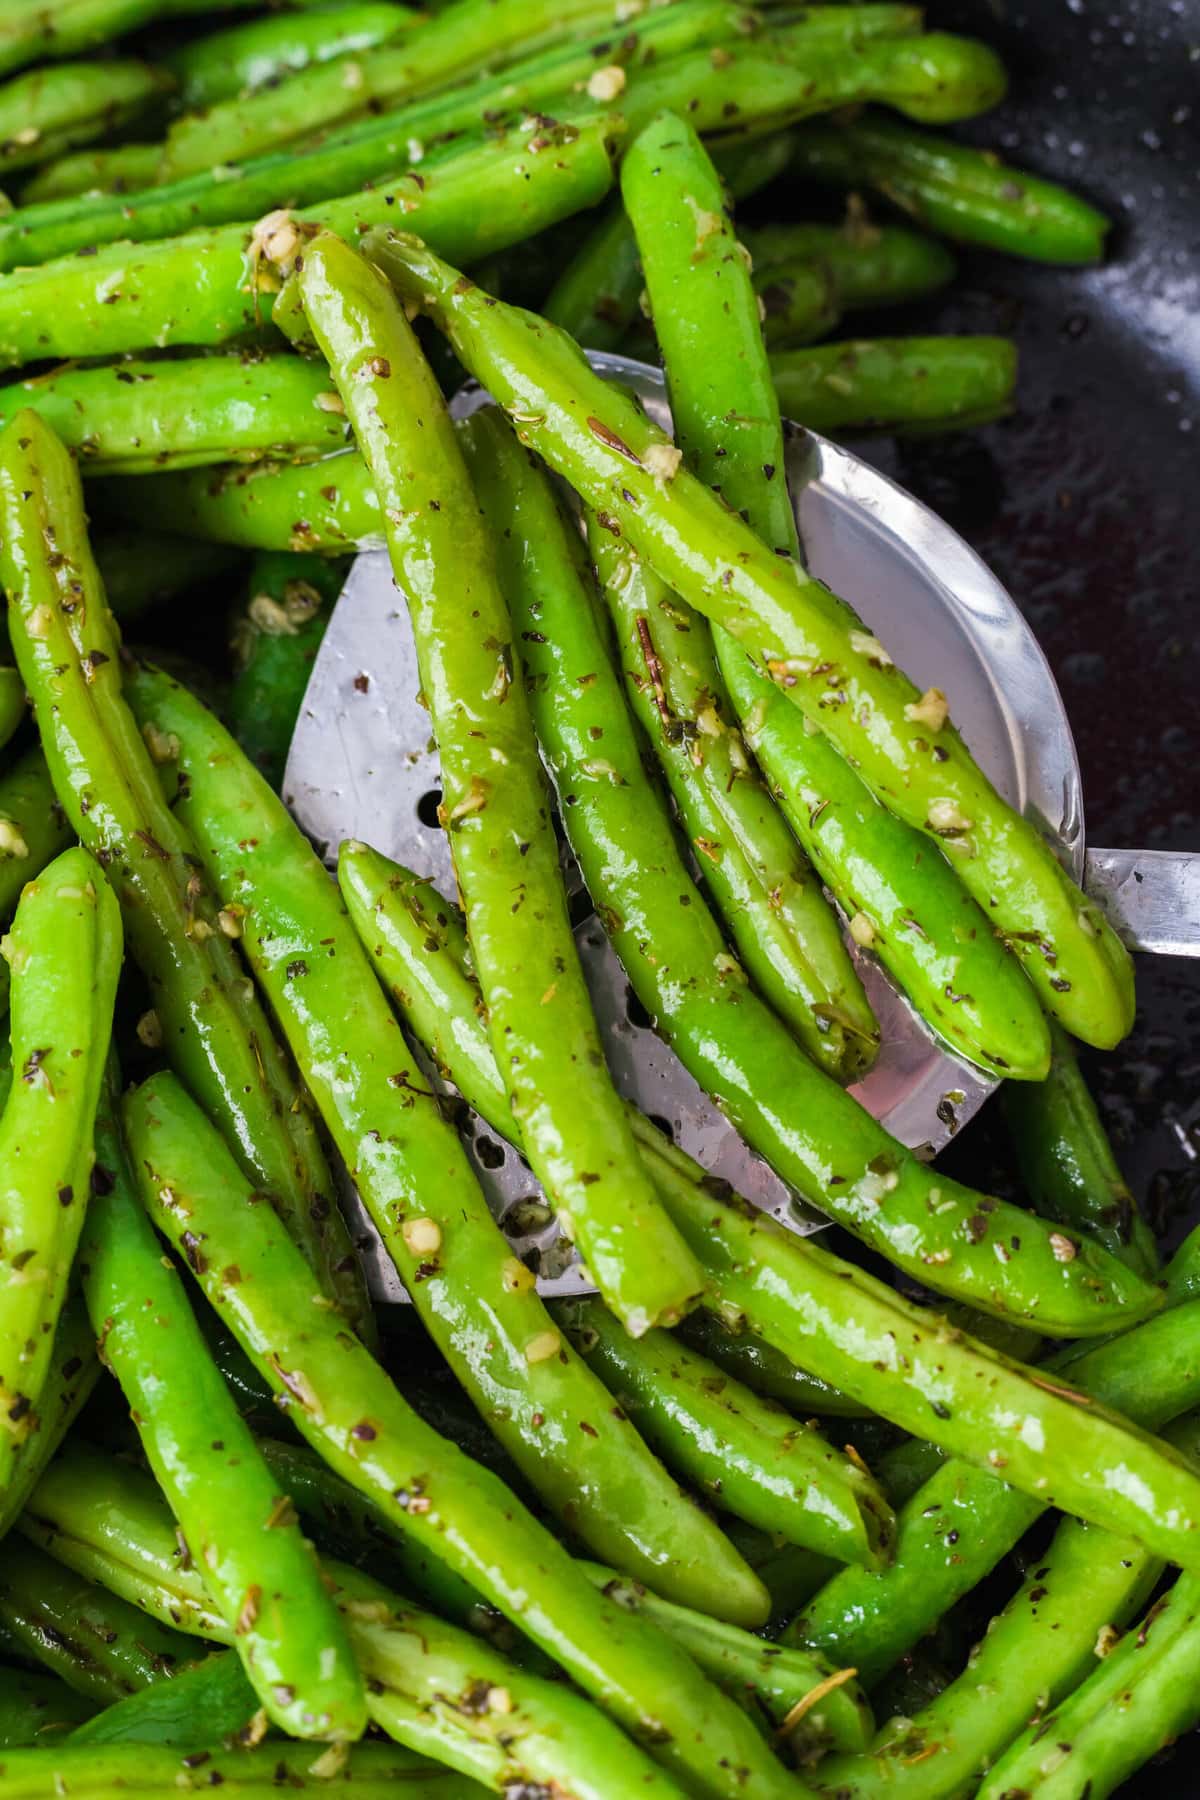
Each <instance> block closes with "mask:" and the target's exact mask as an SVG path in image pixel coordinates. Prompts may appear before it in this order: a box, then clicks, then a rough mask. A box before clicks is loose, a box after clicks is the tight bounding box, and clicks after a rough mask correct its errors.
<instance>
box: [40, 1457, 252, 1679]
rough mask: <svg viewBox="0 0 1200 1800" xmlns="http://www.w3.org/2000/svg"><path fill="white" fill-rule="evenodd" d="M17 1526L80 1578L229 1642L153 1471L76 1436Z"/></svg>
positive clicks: (201, 1634) (200, 1634)
mask: <svg viewBox="0 0 1200 1800" xmlns="http://www.w3.org/2000/svg"><path fill="white" fill-rule="evenodd" d="M17 1530H18V1531H19V1532H20V1534H21V1535H22V1536H23V1537H24V1538H26V1539H28V1541H29V1542H30V1543H31V1544H34V1545H36V1546H37V1547H38V1549H39V1550H45V1551H46V1552H47V1554H48V1555H50V1556H52V1557H53V1558H54V1560H55V1562H56V1563H61V1564H62V1565H63V1566H64V1567H65V1568H67V1569H70V1570H71V1571H72V1572H73V1573H74V1574H76V1575H78V1576H80V1577H81V1578H82V1579H84V1580H87V1581H95V1582H99V1583H100V1585H101V1586H102V1587H103V1588H105V1589H106V1590H107V1591H108V1592H109V1593H110V1594H113V1595H115V1596H116V1598H117V1599H118V1600H120V1601H121V1602H123V1603H125V1604H126V1605H128V1606H131V1607H136V1608H137V1609H138V1611H139V1612H141V1613H145V1614H148V1615H149V1616H150V1617H151V1618H154V1619H157V1620H158V1622H159V1624H160V1625H163V1626H169V1627H171V1628H172V1629H173V1630H175V1631H181V1632H185V1633H186V1634H187V1635H188V1636H189V1637H193V1638H206V1639H210V1640H212V1642H214V1643H232V1642H233V1639H234V1636H235V1627H234V1625H233V1624H231V1623H230V1621H229V1620H227V1619H226V1618H225V1617H224V1615H223V1614H222V1612H221V1611H220V1609H219V1608H218V1607H217V1606H216V1605H215V1604H214V1602H213V1600H212V1597H211V1595H210V1593H209V1590H208V1587H207V1586H206V1584H205V1580H204V1576H203V1574H202V1573H201V1570H200V1568H199V1567H198V1566H197V1565H196V1564H195V1563H193V1561H192V1558H191V1554H190V1552H189V1549H188V1546H187V1544H186V1543H185V1541H184V1538H183V1534H182V1533H181V1532H180V1531H179V1529H178V1527H177V1525H176V1523H175V1519H174V1516H173V1514H172V1513H171V1510H170V1508H169V1507H168V1506H167V1504H166V1502H165V1500H164V1499H163V1495H162V1492H161V1490H160V1488H159V1487H158V1485H157V1483H156V1481H155V1479H154V1477H153V1476H152V1475H150V1474H149V1473H148V1472H147V1471H146V1470H145V1469H143V1468H141V1467H140V1466H139V1465H138V1464H136V1463H134V1462H132V1461H128V1462H127V1461H124V1460H122V1459H119V1458H114V1457H113V1456H112V1455H111V1454H110V1453H109V1452H108V1451H107V1450H103V1449H100V1448H98V1447H97V1446H95V1445H93V1444H90V1443H88V1442H87V1441H86V1440H85V1439H83V1438H77V1439H72V1440H71V1441H69V1442H68V1443H66V1444H64V1445H63V1447H62V1450H61V1451H60V1453H59V1455H58V1456H57V1457H56V1458H55V1460H54V1461H53V1462H52V1463H51V1464H50V1467H49V1468H48V1469H47V1470H46V1472H45V1474H44V1475H43V1476H42V1479H41V1480H40V1481H39V1483H38V1485H37V1487H36V1488H35V1489H34V1491H33V1493H32V1495H31V1496H30V1499H29V1504H28V1506H27V1507H26V1508H25V1511H24V1512H23V1513H22V1514H21V1517H20V1519H19V1521H18V1524H17Z"/></svg>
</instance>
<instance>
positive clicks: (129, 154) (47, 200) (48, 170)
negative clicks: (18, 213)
mask: <svg viewBox="0 0 1200 1800" xmlns="http://www.w3.org/2000/svg"><path fill="white" fill-rule="evenodd" d="M161 154H162V152H161V150H160V148H159V146H158V145H157V144H119V145H117V147H116V148H115V149H112V150H109V149H100V150H72V151H70V152H68V154H67V155H66V156H59V157H56V158H55V160H54V161H53V162H49V163H46V164H45V166H44V167H43V168H40V169H38V170H37V172H36V173H35V174H33V175H31V176H30V178H29V180H28V181H26V182H25V184H24V186H23V187H22V189H21V210H22V212H23V213H25V212H27V210H28V209H29V208H30V207H34V206H46V205H49V204H51V203H53V202H56V201H59V200H73V201H74V200H77V199H78V198H79V196H80V195H82V194H86V195H88V196H89V197H90V196H91V195H93V194H136V193H138V192H139V191H140V189H142V188H144V187H148V186H150V184H151V183H152V182H153V181H154V179H155V177H156V175H157V172H158V160H159V157H160V155H161Z"/></svg>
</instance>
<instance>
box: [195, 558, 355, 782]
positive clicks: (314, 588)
mask: <svg viewBox="0 0 1200 1800" xmlns="http://www.w3.org/2000/svg"><path fill="white" fill-rule="evenodd" d="M346 572H347V571H346V565H345V564H344V563H342V562H337V561H331V560H328V559H326V558H324V557H319V556H311V555H309V556H297V555H294V554H291V553H289V552H286V551H285V552H284V553H283V554H281V555H280V554H276V555H263V556H258V557H256V558H255V560H254V563H253V565H252V566H251V569H250V579H249V583H248V584H247V587H246V590H245V594H244V597H243V599H242V600H241V602H240V603H239V605H238V608H237V610H236V612H235V613H234V617H233V630H232V637H231V648H232V650H233V659H234V678H233V684H232V686H231V687H230V690H229V697H228V700H227V701H226V704H225V717H226V719H227V720H228V722H229V727H230V730H231V731H232V732H233V735H234V737H235V738H236V739H237V741H238V743H239V744H240V745H241V746H242V749H243V750H244V751H245V752H246V755H247V756H248V757H249V758H250V760H251V762H252V763H253V764H254V766H255V768H256V769H259V770H260V771H261V772H262V774H263V775H264V776H265V777H266V779H267V780H268V781H269V782H270V784H271V786H272V787H273V788H276V789H278V787H279V784H280V782H281V781H282V780H283V769H284V764H285V763H286V761H287V753H288V746H289V745H290V743H291V741H292V732H293V731H294V729H295V725H296V720H297V718H298V717H299V713H300V705H301V702H302V701H303V699H304V692H305V689H306V688H307V686H308V678H309V676H310V675H311V674H312V666H313V661H314V659H315V657H316V654H317V650H318V649H319V647H320V643H321V639H322V638H323V637H324V635H325V627H326V626H327V625H328V623H329V615H330V612H331V610H332V608H333V603H334V601H335V600H336V599H337V597H338V595H339V594H340V592H341V590H342V584H343V582H344V581H345V578H346Z"/></svg>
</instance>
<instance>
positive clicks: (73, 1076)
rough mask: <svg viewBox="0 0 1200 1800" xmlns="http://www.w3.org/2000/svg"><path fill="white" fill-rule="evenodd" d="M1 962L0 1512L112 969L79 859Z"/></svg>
mask: <svg viewBox="0 0 1200 1800" xmlns="http://www.w3.org/2000/svg"><path fill="white" fill-rule="evenodd" d="M5 953H6V955H7V958H8V962H9V967H10V969H11V970H12V993H11V998H10V1001H9V1007H10V1014H9V1016H10V1031H11V1037H12V1066H13V1069H14V1072H15V1073H16V1075H17V1079H15V1080H14V1082H13V1085H12V1089H11V1091H10V1093H9V1096H8V1099H7V1101H6V1103H5V1107H4V1113H3V1116H2V1117H0V1171H2V1172H3V1173H2V1175H0V1182H2V1184H3V1185H2V1186H0V1217H3V1220H4V1236H3V1260H2V1262H0V1419H2V1420H3V1427H4V1429H3V1430H2V1431H0V1506H3V1504H4V1502H3V1495H4V1490H5V1489H6V1488H8V1487H9V1485H10V1484H11V1483H12V1482H13V1481H14V1480H18V1479H19V1478H20V1469H21V1463H22V1461H23V1459H24V1455H25V1453H26V1451H27V1450H28V1449H29V1447H30V1446H31V1445H33V1444H36V1440H37V1436H38V1434H39V1431H40V1426H41V1414H42V1406H43V1393H44V1389H45V1388H46V1384H47V1381H48V1380H49V1376H50V1368H51V1360H52V1356H53V1353H54V1336H53V1334H54V1331H55V1327H56V1325H57V1323H58V1318H59V1314H60V1312H61V1310H62V1307H63V1303H64V1300H65V1298H66V1293H67V1283H68V1280H69V1278H70V1273H71V1264H72V1261H73V1258H74V1255H75V1246H76V1244H77V1243H78V1241H79V1233H80V1230H81V1228H82V1225H83V1217H84V1211H85V1209H86V1206H87V1193H88V1180H89V1176H90V1174H91V1168H92V1125H93V1121H94V1119H95V1116H96V1102H97V1099H98V1097H99V1092H100V1082H101V1079H102V1076H103V1069H104V1059H105V1057H106V1056H107V1054H108V1044H109V1037H110V1034H111V1031H112V1015H113V1004H114V1001H115V998H116V991H117V977H118V975H119V974H120V968H121V919H120V913H119V911H118V909H117V904H116V901H115V900H114V899H113V897H112V894H111V893H110V892H109V889H108V887H107V885H106V884H105V883H104V882H103V881H102V880H101V879H100V877H99V874H98V871H97V869H96V865H95V864H94V863H93V861H92V859H91V858H90V857H89V856H88V855H87V853H86V852H85V851H83V850H80V849H78V848H76V849H71V850H64V851H63V852H62V854H61V855H60V856H58V857H57V858H56V859H55V861H54V862H52V863H51V864H50V866H49V867H48V868H47V869H45V870H44V871H43V872H42V874H41V875H39V876H38V877H37V878H36V880H34V881H31V882H30V883H29V885H28V886H27V887H26V889H25V892H24V894H23V895H22V897H21V903H20V905H19V906H18V907H17V914H16V918H15V919H14V920H13V923H12V927H11V929H10V931H9V934H8V937H7V939H6V946H5ZM46 1399H47V1400H48V1401H49V1402H50V1404H51V1408H52V1411H53V1410H55V1409H56V1399H57V1397H56V1396H55V1395H53V1394H51V1395H48V1396H46ZM52 1428H53V1422H52V1419H51V1420H48V1421H47V1429H52ZM35 1455H36V1452H35Z"/></svg>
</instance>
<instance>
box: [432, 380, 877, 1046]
mask: <svg viewBox="0 0 1200 1800" xmlns="http://www.w3.org/2000/svg"><path fill="white" fill-rule="evenodd" d="M463 436H464V441H465V444H466V446H467V453H468V466H469V468H470V471H471V476H472V480H473V483H474V486H475V491H476V494H477V495H478V498H479V504H480V506H481V507H482V509H483V514H484V518H485V519H486V520H487V521H488V523H489V524H490V525H491V528H492V532H493V536H494V538H495V540H496V550H497V559H498V567H499V572H500V581H501V585H502V587H503V589H504V592H505V595H506V598H507V600H508V604H509V608H510V612H511V616H512V620H513V625H514V628H515V630H516V634H517V638H518V641H519V642H520V644H521V646H522V656H523V661H524V666H525V669H526V686H527V688H528V691H529V703H530V709H531V713H532V716H533V721H534V725H535V728H536V730H537V733H538V737H539V739H540V741H541V743H542V745H543V750H544V753H545V754H546V755H547V756H548V758H549V761H550V765H551V771H552V774H553V776H554V779H555V782H556V784H557V786H558V788H559V790H560V801H561V802H562V804H561V805H560V811H561V812H563V813H564V815H569V813H570V810H571V808H572V807H575V808H579V807H582V808H584V809H586V810H587V811H588V812H591V811H592V810H594V808H595V806H596V805H597V804H599V803H598V802H593V801H592V800H591V799H590V797H589V790H594V789H595V788H596V787H597V786H598V785H600V786H602V785H603V784H604V783H605V782H608V783H609V784H612V785H615V786H617V787H622V786H625V787H628V788H629V793H628V795H627V796H625V798H626V799H627V801H628V805H627V806H626V807H624V808H623V809H622V810H623V811H625V812H626V813H628V815H629V817H628V820H627V821H626V824H627V826H628V828H629V843H630V845H631V846H632V845H633V844H634V843H637V844H638V845H639V848H640V851H641V852H642V853H644V851H645V848H646V845H647V842H648V841H650V840H648V839H647V837H646V832H650V833H655V834H657V835H659V836H661V835H662V833H663V830H664V823H663V818H662V811H661V805H660V804H659V802H658V801H657V797H656V796H655V795H654V794H653V793H652V792H651V791H650V790H649V789H648V787H647V784H646V781H645V778H644V776H641V778H640V779H638V780H637V781H636V785H633V784H631V783H630V776H629V765H630V760H631V755H634V760H635V761H636V755H635V753H633V752H632V750H631V731H630V726H629V723H628V720H627V719H625V718H624V717H623V716H622V717H621V718H620V719H613V720H612V721H610V722H608V723H605V724H600V723H594V724H592V725H591V726H590V727H589V728H588V730H587V731H586V734H585V733H584V731H583V730H582V728H581V724H580V723H579V720H580V719H581V716H582V713H583V712H584V711H585V710H586V711H589V712H591V711H594V712H595V713H596V717H597V720H599V714H600V707H599V706H598V704H597V701H598V698H599V691H600V690H601V689H602V688H607V687H608V686H609V685H611V682H612V675H611V671H610V670H609V669H608V661H607V658H608V651H607V646H606V645H605V644H604V643H603V640H602V638H601V637H600V634H599V631H598V629H597V627H596V626H595V625H594V623H593V624H591V629H590V630H589V629H588V626H589V615H590V613H591V609H592V607H593V606H594V604H595V601H594V596H593V593H592V590H591V584H590V582H589V580H588V576H587V573H586V570H585V568H584V566H583V561H582V558H581V555H580V551H579V545H578V539H577V535H576V533H575V532H574V531H573V530H572V528H571V527H570V525H569V524H568V523H567V522H566V520H565V519H564V517H563V516H562V514H561V512H560V511H559V508H558V505H557V502H556V500H555V498H554V494H553V491H552V489H551V488H550V486H549V483H548V481H547V480H546V477H545V476H544V475H543V474H541V473H539V472H538V471H537V470H536V469H535V468H534V467H533V466H532V465H531V464H530V462H529V459H528V457H527V456H526V455H525V454H524V453H523V452H522V450H521V449H520V447H519V446H518V444H517V443H516V440H515V439H514V438H513V436H512V434H511V432H509V431H508V430H507V428H506V426H505V425H504V424H503V422H502V421H501V420H500V419H499V418H498V416H496V415H492V414H485V415H480V416H479V417H477V418H474V419H472V420H471V421H470V424H469V426H467V427H465V428H464V432H463ZM589 531H590V532H591V528H589ZM592 535H595V536H599V535H601V532H600V530H599V528H597V529H596V531H595V532H594V533H592ZM640 618H641V615H640V614H639V615H637V616H636V617H635V616H631V615H630V614H629V613H626V612H624V611H623V612H622V614H621V616H620V621H619V623H620V632H619V647H620V651H621V656H622V661H623V664H624V668H625V673H626V676H627V677H628V681H629V689H630V690H631V692H632V699H633V705H634V710H635V712H636V713H637V715H638V717H639V718H640V719H641V722H642V724H643V726H644V727H645V729H646V731H647V733H648V735H649V736H650V738H651V742H652V743H653V744H654V746H655V749H656V751H657V753H658V756H659V760H660V762H661V763H662V765H663V768H664V769H665V771H666V773H667V776H668V779H669V781H670V784H671V789H672V792H673V793H674V795H675V798H676V802H677V805H678V807H679V809H680V813H681V816H682V817H683V819H684V821H685V823H686V826H687V833H688V837H689V840H690V842H691V843H692V845H693V846H694V847H695V849H696V850H697V852H698V853H699V855H700V856H701V857H702V858H703V859H704V860H703V865H702V866H704V868H705V870H706V880H707V883H708V885H709V887H710V889H711V891H712V893H713V894H714V896H715V897H716V899H717V901H718V904H719V905H720V909H721V911H722V913H723V915H724V918H725V920H726V923H727V925H728V926H729V929H730V934H731V937H732V939H733V942H734V944H735V946H736V948H737V949H738V950H739V951H740V953H741V956H742V959H743V962H744V963H745V965H746V969H747V971H748V973H749V974H750V975H751V976H752V977H753V978H754V979H755V980H756V981H757V984H758V986H759V988H760V989H761V990H762V992H763V994H764V997H765V998H766V999H768V1000H769V1001H770V1002H771V1004H772V1006H773V1007H774V1010H775V1012H776V1013H777V1014H778V1015H779V1017H780V1018H782V1019H783V1020H784V1021H785V1022H786V1024H787V1025H788V1026H789V1027H790V1028H791V1030H792V1032H793V1033H794V1034H795V1036H796V1038H797V1040H798V1041H799V1042H800V1043H801V1044H802V1045H803V1046H804V1048H805V1050H806V1051H807V1052H808V1054H809V1055H810V1056H811V1057H812V1059H813V1061H814V1062H815V1063H817V1064H818V1065H819V1066H821V1067H823V1068H825V1069H827V1070H829V1071H830V1072H831V1073H833V1074H835V1075H836V1076H837V1077H838V1078H839V1079H840V1080H849V1079H851V1078H852V1077H854V1076H855V1075H857V1074H859V1073H860V1072H861V1071H862V1069H863V1068H864V1066H865V1065H866V1064H867V1063H869V1061H870V1059H871V1056H872V1053H873V1051H874V1048H875V1044H876V1030H875V1024H874V1018H873V1015H872V1013H871V1011H870V1008H869V1006H868V1005H867V1002H866V997H865V995H864V994H863V992H862V988H861V986H860V984H859V981H858V977H857V975H856V974H855V973H854V970H853V968H852V966H851V963H850V961H849V958H848V956H847V953H846V949H845V946H844V944H843V942H842V938H841V933H840V930H839V928H838V925H837V923H836V921H835V919H834V917H833V915H832V913H831V912H830V911H829V908H828V907H827V905H826V903H825V900H824V897H823V895H822V894H821V892H820V890H819V888H818V887H817V885H816V883H815V882H814V881H812V879H811V878H810V877H808V875H807V871H806V869H805V867H804V865H803V864H802V862H801V861H800V859H799V858H798V857H797V855H796V848H795V844H794V842H793V840H792V838H791V836H790V834H789V832H788V830H787V827H786V825H785V824H784V822H783V820H782V819H781V818H780V817H779V816H778V814H776V813H775V811H774V808H773V806H772V805H771V801H770V798H769V796H768V795H767V794H766V793H765V791H764V790H763V789H762V787H761V786H760V785H759V784H758V783H757V782H756V781H755V779H754V777H753V773H752V770H751V768H750V765H749V762H748V759H747V758H746V757H745V755H744V753H743V752H742V748H741V741H740V738H739V737H738V735H737V733H736V731H729V730H727V729H726V728H725V722H724V720H723V718H722V716H721V699H722V695H721V684H720V677H719V676H718V674H717V671H716V668H715V665H714V664H713V663H712V659H711V656H709V657H708V658H707V659H706V657H705V646H704V644H703V642H700V643H698V644H696V645H695V646H694V647H693V646H692V645H691V643H690V639H689V638H688V637H687V636H685V628H684V627H683V626H682V625H681V629H680V632H679V643H678V647H676V646H675V645H674V643H673V642H672V643H669V644H666V645H664V647H663V648H662V650H661V652H660V651H659V647H658V638H659V621H658V620H657V619H655V621H654V623H653V625H651V624H650V623H649V622H648V621H644V620H643V621H642V623H641V624H640V625H639V619H640ZM652 633H653V636H651V634H652ZM581 634H583V635H582V637H581ZM647 639H649V640H650V641H649V644H647ZM580 657H582V658H583V662H582V664H580V663H579V662H578V659H579V658H580ZM648 660H649V661H650V662H651V663H652V664H653V667H652V669H650V670H648V669H647V661H648ZM568 665H570V666H568ZM597 665H598V666H597ZM584 672H586V673H588V674H589V675H591V677H592V679H591V680H589V681H587V682H584V681H583V679H582V674H583V673H584ZM639 684H640V686H639ZM580 688H582V693H580V691H579V690H580ZM577 694H578V695H579V699H578V701H577V702H576V698H575V697H576V695H577ZM660 708H661V709H662V713H660ZM614 709H615V710H616V711H617V712H619V713H620V714H621V715H623V711H624V709H623V703H622V701H621V700H620V699H619V698H617V699H616V700H615V703H614ZM663 713H665V714H666V715H667V716H666V723H665V724H664V720H663V716H662V714H663ZM609 739H613V740H614V743H613V745H611V746H610V744H609V741H608V740H609ZM610 747H612V748H613V749H614V755H613V756H609V755H608V754H607V750H608V749H609V748H610ZM614 771H615V774H614ZM566 794H569V798H566V797H565V795H566ZM610 810H614V811H615V809H610ZM639 812H640V813H644V814H645V820H644V830H642V831H639V830H638V829H637V820H636V817H635V815H636V814H637V813H639ZM567 829H568V835H570V836H572V837H574V836H575V835H576V834H577V831H578V830H579V829H581V827H579V826H573V825H572V824H570V823H569V824H568V827H567ZM667 829H668V830H669V827H668V828H667ZM598 897H599V896H597V898H598ZM608 903H609V911H610V912H613V913H618V914H619V913H620V912H621V910H622V907H621V903H620V901H619V900H618V899H616V898H615V897H612V896H609V901H608ZM661 910H663V909H662V908H661V907H660V911H661ZM660 929H661V926H660V925H656V926H655V927H654V928H652V929H651V931H650V933H649V935H650V937H651V938H656V937H657V936H658V932H659V930H660ZM720 966H721V965H718V967H720ZM650 1010H651V1011H655V1010H656V1008H654V1007H651V1008H650Z"/></svg>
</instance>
